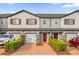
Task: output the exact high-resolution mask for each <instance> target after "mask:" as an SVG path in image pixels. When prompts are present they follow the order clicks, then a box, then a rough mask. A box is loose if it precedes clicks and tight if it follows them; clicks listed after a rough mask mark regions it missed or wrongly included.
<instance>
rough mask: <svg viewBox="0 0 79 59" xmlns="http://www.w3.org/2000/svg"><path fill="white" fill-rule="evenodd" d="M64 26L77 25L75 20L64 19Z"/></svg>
mask: <svg viewBox="0 0 79 59" xmlns="http://www.w3.org/2000/svg"><path fill="white" fill-rule="evenodd" d="M64 24H66V25H73V24H75V19H71V18H69V19H64Z"/></svg>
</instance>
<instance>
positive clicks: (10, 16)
mask: <svg viewBox="0 0 79 59" xmlns="http://www.w3.org/2000/svg"><path fill="white" fill-rule="evenodd" d="M21 12H26V13H29V14H31V15H34V16H37V15H35V14H33V13H31V12H28V11H26V10H21V11H19V12H16V13H14V14H12V15H10V16H8V17H11V16H13V15H16V14H18V13H21ZM37 17H38V16H37Z"/></svg>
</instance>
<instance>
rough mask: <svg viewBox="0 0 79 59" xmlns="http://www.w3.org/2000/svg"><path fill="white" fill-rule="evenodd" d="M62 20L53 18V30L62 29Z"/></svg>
mask: <svg viewBox="0 0 79 59" xmlns="http://www.w3.org/2000/svg"><path fill="white" fill-rule="evenodd" d="M60 27H61V18H51V28H60Z"/></svg>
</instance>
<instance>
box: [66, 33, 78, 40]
mask: <svg viewBox="0 0 79 59" xmlns="http://www.w3.org/2000/svg"><path fill="white" fill-rule="evenodd" d="M73 37H77V34H66V39H67V40H70V39H72V38H73Z"/></svg>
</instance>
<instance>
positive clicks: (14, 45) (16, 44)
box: [4, 38, 24, 52]
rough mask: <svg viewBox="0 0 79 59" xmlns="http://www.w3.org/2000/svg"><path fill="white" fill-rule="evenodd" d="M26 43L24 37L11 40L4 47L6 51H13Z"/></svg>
mask: <svg viewBox="0 0 79 59" xmlns="http://www.w3.org/2000/svg"><path fill="white" fill-rule="evenodd" d="M23 44H24V39H22V38H20V39H17V40H11V41H9V42H6V43H5V44H4V49H5V51H6V52H13V51H15V50H16V49H18V48H19V47H20V46H22V45H23Z"/></svg>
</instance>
